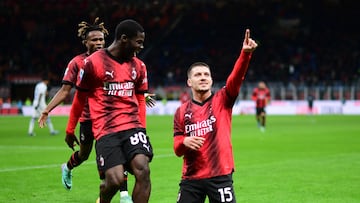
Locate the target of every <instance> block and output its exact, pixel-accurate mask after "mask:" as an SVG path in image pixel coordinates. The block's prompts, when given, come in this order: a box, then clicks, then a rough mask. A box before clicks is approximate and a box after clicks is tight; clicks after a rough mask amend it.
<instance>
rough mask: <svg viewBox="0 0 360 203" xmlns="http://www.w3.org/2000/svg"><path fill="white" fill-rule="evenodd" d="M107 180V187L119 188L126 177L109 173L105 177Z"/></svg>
mask: <svg viewBox="0 0 360 203" xmlns="http://www.w3.org/2000/svg"><path fill="white" fill-rule="evenodd" d="M105 181H106V183H105V184H106V187H110V188H113V189H116V190H118V189H119V188H120V186H121V184H123V182H124V177H121V176H118V175H111V176H109V175H107V176H106V178H105Z"/></svg>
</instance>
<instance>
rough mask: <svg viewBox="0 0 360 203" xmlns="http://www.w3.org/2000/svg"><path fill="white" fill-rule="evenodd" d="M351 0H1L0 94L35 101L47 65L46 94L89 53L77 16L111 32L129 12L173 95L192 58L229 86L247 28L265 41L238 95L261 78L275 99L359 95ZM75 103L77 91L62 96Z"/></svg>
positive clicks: (165, 91) (154, 73) (157, 78)
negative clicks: (70, 65)
mask: <svg viewBox="0 0 360 203" xmlns="http://www.w3.org/2000/svg"><path fill="white" fill-rule="evenodd" d="M357 5H358V4H356V2H355V1H340V0H322V1H303V2H301V1H300V2H294V1H282V0H269V1H266V0H230V1H214V0H210V1H205V0H195V1H191V2H190V1H189V2H187V1H174V0H157V1H140V0H137V1H126V2H123V1H107V0H105V1H90V0H83V1H72V0H59V1H54V0H28V1H10V0H3V1H0V12H1V17H0V26H1V28H2V31H3V33H7V34H6V35H4V36H3V37H2V38H1V39H0V44H1V45H0V46H1V50H0V98H2V99H3V102H4V103H6V102H11V103H12V106H14V105H15V106H16V105H17V104H19V105H21V104H23V103H24V102H25V100H26V99H27V98H30V99H32V95H33V88H34V86H35V83H36V82H38V80H39V76H40V75H41V74H42V73H48V74H49V77H50V78H51V87H52V88H51V89H50V90H51V91H50V95H49V96H50V97H51V96H52V95H53V94H54V93H55V92H56V90H57V88H59V86H60V82H61V79H62V76H63V71H64V69H65V67H66V64H67V63H68V61H69V60H70V59H71V58H72V57H73V56H75V55H77V54H79V53H81V52H83V51H84V47H83V45H82V44H81V40H80V39H79V38H78V37H77V24H78V23H79V22H80V21H83V20H86V21H88V22H92V21H93V20H94V18H95V17H97V16H99V17H100V18H101V20H103V21H104V22H105V26H106V27H107V28H108V30H109V32H110V36H109V37H108V38H107V43H106V44H107V45H109V44H110V43H111V42H112V39H113V36H112V35H113V32H114V29H115V26H116V24H117V23H118V22H119V21H120V20H122V19H124V18H133V19H136V20H137V21H139V22H141V24H142V25H143V26H144V28H145V30H146V41H145V49H144V50H143V51H142V52H141V54H140V56H139V57H140V58H142V59H143V60H144V61H145V63H146V64H147V67H148V71H149V82H150V87H151V91H153V92H155V93H157V97H158V99H165V98H166V99H168V100H177V99H178V97H179V95H180V92H181V91H182V90H183V89H184V87H185V76H186V74H185V72H186V69H187V67H188V66H189V65H190V64H191V63H192V62H194V61H198V60H202V61H205V62H207V63H209V64H210V65H211V67H213V78H214V80H215V81H216V82H217V83H216V84H215V88H218V87H220V86H221V85H222V84H224V82H225V80H226V76H227V75H228V74H229V73H230V71H231V68H232V67H233V63H234V61H235V59H236V57H237V55H238V53H239V51H240V47H241V43H242V39H243V33H244V30H245V28H250V29H251V32H252V33H251V34H252V37H253V38H254V39H256V40H257V41H258V43H259V45H260V46H259V48H258V49H257V50H256V52H255V53H254V58H253V60H252V62H251V65H250V68H249V71H248V73H247V77H246V80H245V82H244V84H243V86H242V89H241V94H240V96H239V98H240V99H244V100H246V99H249V91H250V90H251V89H252V88H253V87H254V85H256V82H257V81H259V80H264V81H266V82H267V83H268V85H269V87H270V89H271V91H272V99H274V100H305V99H306V97H307V95H308V94H309V93H314V94H315V96H316V98H315V99H316V100H359V99H360V82H359V81H360V80H359V74H360V57H359V50H360V49H359V39H360V38H359V36H360V35H359V34H360V33H359V31H358V27H359V24H360V23H359V21H358V20H356V19H357V18H358V17H359V14H358V10H359V6H357ZM70 102H71V97H70V98H69V99H68V100H67V101H66V103H70Z"/></svg>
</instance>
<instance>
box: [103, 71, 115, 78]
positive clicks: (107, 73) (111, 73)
mask: <svg viewBox="0 0 360 203" xmlns="http://www.w3.org/2000/svg"><path fill="white" fill-rule="evenodd" d="M105 75H110V77H111V78H114V71H111V72H109V71H105Z"/></svg>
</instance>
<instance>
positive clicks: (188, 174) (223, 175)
mask: <svg viewBox="0 0 360 203" xmlns="http://www.w3.org/2000/svg"><path fill="white" fill-rule="evenodd" d="M256 47H257V44H256V42H255V41H254V40H252V39H251V38H250V30H246V32H245V39H244V41H243V46H242V50H241V53H240V56H239V58H238V59H237V61H236V63H235V65H234V68H233V70H232V72H231V73H230V75H229V77H228V78H227V80H226V84H225V86H224V87H223V88H222V89H220V90H219V91H217V92H216V93H213V92H212V90H211V88H212V84H213V80H212V77H211V71H210V67H209V66H208V65H207V64H206V63H203V62H196V63H193V64H192V65H191V66H190V67H189V69H188V71H187V77H188V79H187V85H188V86H189V87H190V88H191V93H192V99H191V100H189V101H187V102H185V103H183V104H182V105H181V106H180V107H179V108H178V109H177V110H176V112H175V115H174V134H173V135H174V151H175V154H176V155H177V156H179V157H183V168H182V178H181V182H180V184H179V185H180V190H179V194H178V198H177V202H178V203H189V202H196V203H201V202H205V198H206V196H207V197H208V199H209V202H212V203H220V202H228V203H229V202H232V203H234V202H236V198H235V193H234V187H233V178H232V174H233V172H234V158H233V152H232V144H231V118H232V109H233V105H234V103H235V101H236V98H237V96H238V94H239V91H240V86H241V84H242V82H243V80H244V78H245V74H246V72H247V69H248V66H249V62H250V58H251V56H252V52H253V51H254V50H255V48H256Z"/></svg>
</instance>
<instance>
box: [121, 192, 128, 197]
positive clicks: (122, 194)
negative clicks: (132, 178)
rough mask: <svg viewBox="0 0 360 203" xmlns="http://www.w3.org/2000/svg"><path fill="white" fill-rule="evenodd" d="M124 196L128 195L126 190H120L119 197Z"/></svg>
mask: <svg viewBox="0 0 360 203" xmlns="http://www.w3.org/2000/svg"><path fill="white" fill-rule="evenodd" d="M126 196H129V193H128V191H121V192H120V197H126Z"/></svg>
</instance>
